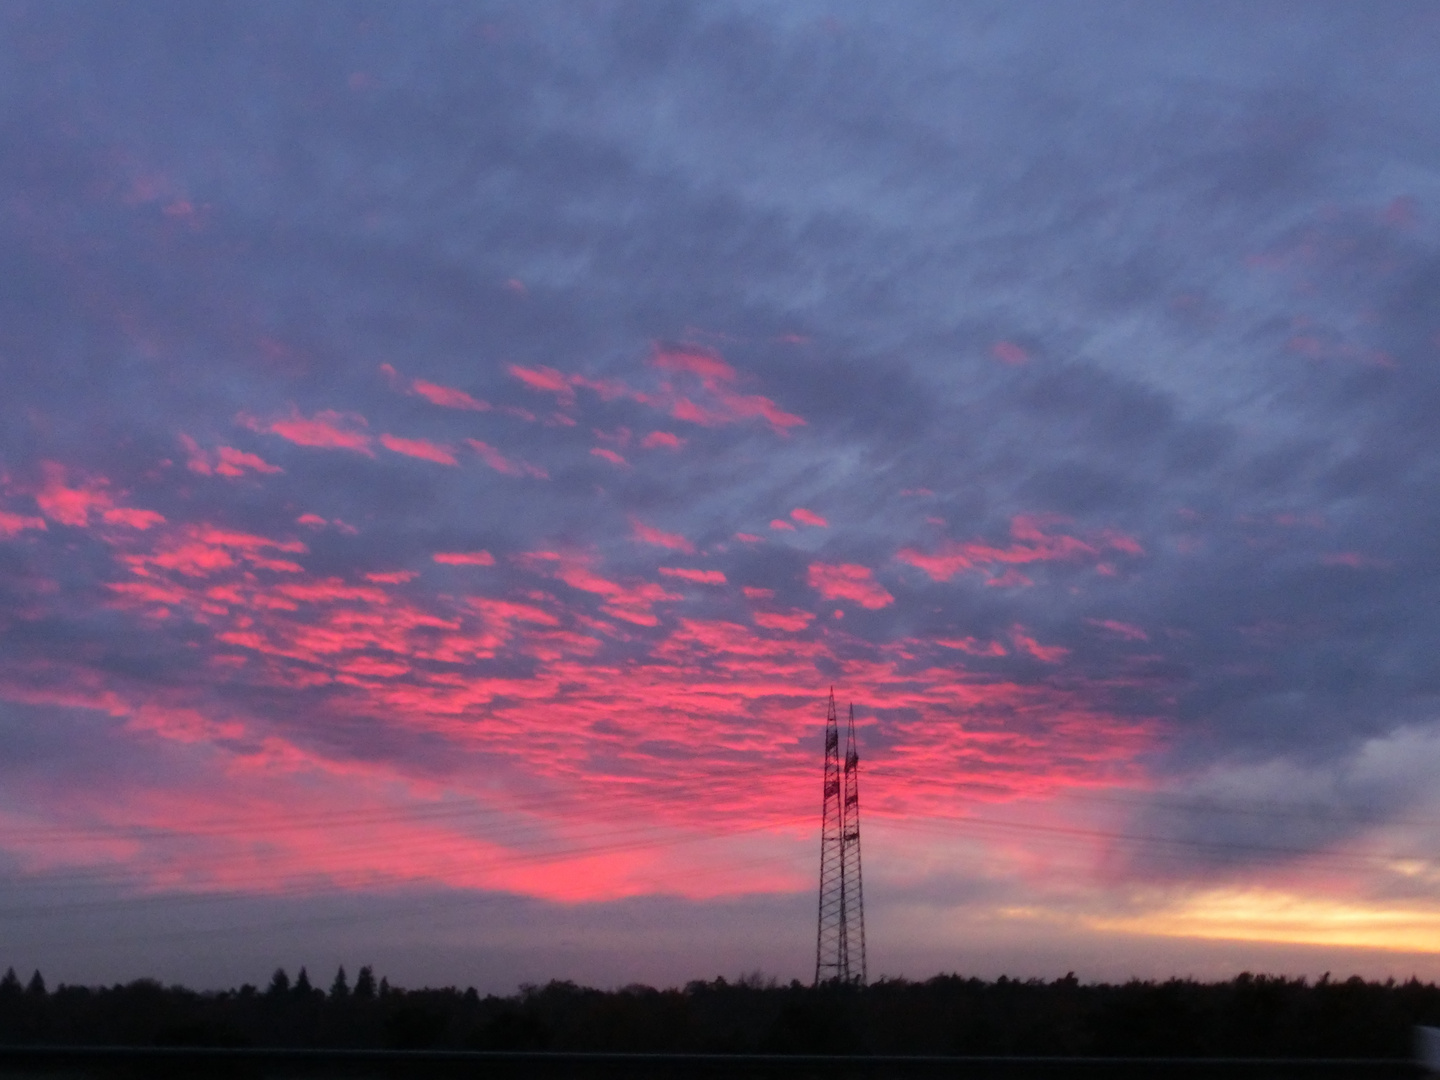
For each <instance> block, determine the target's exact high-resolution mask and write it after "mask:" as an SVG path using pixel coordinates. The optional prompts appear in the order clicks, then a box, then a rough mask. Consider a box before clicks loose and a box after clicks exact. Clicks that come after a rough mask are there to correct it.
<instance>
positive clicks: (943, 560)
mask: <svg viewBox="0 0 1440 1080" xmlns="http://www.w3.org/2000/svg"><path fill="white" fill-rule="evenodd" d="M1063 520H1064V519H1062V518H1057V517H1046V516H1035V515H1029V514H1017V515H1016V516H1015V517H1014V518H1013V519H1011V522H1010V535H1011V537H1012V539H1013V540H1014V543H1012V544H1010V545H1009V546H1008V547H995V546H993V545H991V544H986V543H983V542H980V541H968V542H965V543H958V542H956V541H954V540H947V541H945V542H944V543H943V544H941V545H940V547H939V549H937V550H936V551H932V552H924V551H919V550H917V549H915V548H903V549H901V550H900V551H899V552H898V553H897V554H896V556H895V557H896V558H897V559H899V560H900V561H901V562H904V563H909V564H910V565H911V566H914V567H916V568H918V569H920V570H923V571H924V572H925V573H927V574H929V575H930V577H931V578H932V579H933V580H935V581H949V580H950V579H951V578H952V577H954V576H955V575H956V574H958V573H961V572H962V571H975V572H977V573H981V574H985V575H987V576H990V577H991V580H992V583H994V584H996V585H1012V584H1021V583H1023V584H1029V583H1030V581H1029V579H1028V578H1026V577H1025V576H1024V575H1023V574H1020V573H1019V572H1018V571H1013V568H1014V567H1015V566H1017V565H1024V564H1026V563H1036V562H1065V561H1089V562H1099V561H1100V558H1101V555H1102V553H1103V552H1104V551H1105V550H1107V549H1108V550H1112V551H1119V552H1122V553H1124V554H1126V555H1137V556H1138V555H1143V554H1144V553H1145V550H1144V548H1142V547H1141V546H1140V543H1139V542H1138V541H1137V540H1135V539H1134V538H1133V537H1131V536H1127V535H1125V534H1124V533H1121V532H1117V531H1115V530H1113V529H1106V530H1101V531H1100V532H1098V533H1095V534H1092V535H1091V536H1089V537H1088V538H1087V539H1085V540H1082V539H1080V538H1078V537H1075V536H1070V535H1067V534H1064V533H1055V532H1050V531H1047V529H1048V528H1050V527H1053V526H1055V525H1057V524H1060V523H1062V522H1063ZM995 566H1006V567H1010V568H1011V570H1009V571H1006V572H1004V573H1002V574H1001V575H1000V576H999V577H996V576H994V575H995V571H993V570H992V569H991V567H995ZM1012 571H1013V572H1012Z"/></svg>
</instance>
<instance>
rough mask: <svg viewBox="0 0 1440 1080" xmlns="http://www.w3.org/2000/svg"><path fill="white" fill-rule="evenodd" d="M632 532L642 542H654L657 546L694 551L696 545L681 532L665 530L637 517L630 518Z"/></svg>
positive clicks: (673, 549)
mask: <svg viewBox="0 0 1440 1080" xmlns="http://www.w3.org/2000/svg"><path fill="white" fill-rule="evenodd" d="M630 532H631V534H632V535H633V536H634V537H635V539H636V540H639V541H640V542H641V543H645V544H654V545H655V546H656V547H663V548H669V549H670V550H671V551H688V552H693V551H694V550H695V545H694V544H692V543H691V542H690V541H689V540H687V539H686V538H685V537H683V536H681V535H680V534H679V533H667V532H664V531H662V530H660V529H657V528H655V527H654V526H653V525H646V524H645V523H644V522H643V521H640V520H638V519H636V518H631V519H630Z"/></svg>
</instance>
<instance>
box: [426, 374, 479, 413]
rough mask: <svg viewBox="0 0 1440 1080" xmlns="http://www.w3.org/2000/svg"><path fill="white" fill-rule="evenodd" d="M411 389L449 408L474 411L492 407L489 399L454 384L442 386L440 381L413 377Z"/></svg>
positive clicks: (434, 403) (432, 401)
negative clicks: (473, 395) (474, 395)
mask: <svg viewBox="0 0 1440 1080" xmlns="http://www.w3.org/2000/svg"><path fill="white" fill-rule="evenodd" d="M410 389H411V391H413V392H414V393H416V394H418V395H420V396H421V397H423V398H424V399H425V400H426V401H428V402H430V403H431V404H432V405H440V406H443V407H444V408H447V409H469V410H471V411H472V412H488V411H489V409H490V403H489V402H488V401H481V400H480V399H479V398H474V397H471V396H470V395H469V394H467V393H466V392H465V391H464V390H457V389H455V388H454V387H453V386H441V385H439V384H438V383H432V382H426V381H425V380H424V379H413V380H412V381H411V383H410Z"/></svg>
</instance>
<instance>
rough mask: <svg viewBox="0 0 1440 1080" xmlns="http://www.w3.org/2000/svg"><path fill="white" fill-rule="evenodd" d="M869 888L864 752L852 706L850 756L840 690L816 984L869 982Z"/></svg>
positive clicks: (824, 832) (830, 742)
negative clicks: (863, 859) (858, 745)
mask: <svg viewBox="0 0 1440 1080" xmlns="http://www.w3.org/2000/svg"><path fill="white" fill-rule="evenodd" d="M865 978H866V969H865V887H864V883H863V881H862V878H861V873H860V755H859V753H857V752H856V750H855V706H854V705H851V706H850V724H849V729H848V731H847V733H846V745H845V756H844V758H843V759H842V758H841V756H840V723H839V718H838V717H837V716H836V714H835V688H834V687H831V688H830V704H829V706H828V708H827V709H826V710H825V803H824V808H823V809H822V811H821V814H820V918H819V922H818V925H817V926H816V929H815V985H817V986H818V985H820V983H822V982H842V983H858V984H859V985H861V986H864V985H865Z"/></svg>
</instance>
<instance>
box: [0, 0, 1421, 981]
mask: <svg viewBox="0 0 1440 1080" xmlns="http://www.w3.org/2000/svg"><path fill="white" fill-rule="evenodd" d="M1437 51H1440V11H1437V10H1436V9H1435V8H1434V7H1433V6H1432V5H1428V4H1424V3H1418V2H1417V3H1398V2H1396V3H1381V4H1378V5H1368V6H1366V7H1365V8H1363V9H1362V8H1360V7H1357V6H1355V5H1352V4H1344V3H1327V2H1323V0H1322V2H1306V3H1282V2H1278V0H1276V2H1267V3H1263V4H1252V3H1244V4H1239V3H1236V4H1227V3H1212V4H1204V5H1197V4H1186V3H1166V2H1156V0H1146V2H1144V3H1124V2H1119V0H1117V2H1114V3H1109V4H1104V5H1093V4H1087V5H1074V4H1069V3H1058V2H1057V3H1045V2H1039V0H1035V2H1024V3H1014V2H1008V0H1007V2H1005V3H979V2H977V3H973V4H965V5H955V4H950V3H934V4H926V3H918V2H903V3H893V4H885V5H875V4H865V3H843V2H830V0H825V2H809V0H786V2H784V3H761V2H749V0H743V2H742V0H722V2H707V3H699V2H695V3H686V2H681V0H676V2H649V0H645V2H640V0H636V2H591V3H534V2H533V0H526V2H524V3H518V2H517V3H505V2H495V3H487V2H479V3H469V4H445V3H434V2H415V3H407V4H403V5H402V4H378V3H350V2H347V3H330V2H324V0H317V2H314V3H307V4H305V5H298V6H297V5H293V4H278V3H277V4H267V3H259V4H238V3H234V4H232V3H195V2H194V0H183V2H173V3H169V2H160V0H153V2H146V3H137V4H128V5H113V4H106V3H98V2H97V3H86V2H76V3H71V4H65V5H47V4H36V3H25V2H20V0H0V921H3V925H4V927H5V932H4V947H5V949H6V950H7V951H8V952H7V955H3V956H0V965H6V966H8V965H10V964H14V965H15V966H16V968H17V969H18V970H21V971H24V972H28V971H29V970H30V969H32V968H35V967H39V968H41V969H42V970H43V971H44V973H45V975H46V977H47V979H49V980H50V982H51V983H52V985H53V983H54V982H55V981H57V980H60V981H69V982H83V983H96V982H111V981H117V980H122V981H123V980H128V979H132V978H137V977H140V976H142V975H143V976H154V977H158V978H161V979H164V980H166V981H171V980H178V981H185V982H188V983H190V984H192V985H197V986H217V987H218V986H227V985H232V984H238V983H240V982H243V981H251V982H257V983H263V982H264V981H265V980H266V979H267V978H268V976H269V973H270V972H271V971H272V970H273V969H274V968H275V967H276V966H281V965H283V966H286V967H288V968H289V969H290V970H291V971H292V973H293V971H294V970H295V969H296V968H298V967H299V966H300V965H301V964H305V965H307V966H308V967H309V969H310V970H311V971H312V972H328V971H329V970H333V966H334V965H336V964H339V963H344V964H347V965H349V966H350V968H351V970H352V971H353V970H354V969H355V968H356V967H358V966H359V965H361V964H365V963H370V964H373V965H375V966H376V969H377V973H379V972H383V973H386V974H388V976H389V977H390V978H391V980H392V982H396V983H401V984H406V985H424V984H431V985H434V984H442V983H455V984H458V985H476V986H478V987H480V988H482V989H485V990H493V991H496V992H506V991H509V990H513V989H514V987H515V986H516V985H518V984H519V983H521V982H544V981H546V980H548V979H550V978H573V979H576V980H577V981H582V982H588V983H591V984H594V985H600V986H619V985H624V984H626V983H630V982H636V981H643V982H650V983H658V984H661V985H672V984H682V983H684V982H685V981H687V980H689V979H694V978H711V977H714V976H715V975H717V974H718V975H725V976H727V977H734V976H735V975H737V974H739V973H743V972H752V971H760V972H763V973H765V974H766V975H771V976H774V977H777V978H781V979H786V980H788V979H791V978H801V979H804V980H808V979H809V978H810V977H811V975H812V974H813V964H814V953H813V941H814V931H815V905H816V895H815V891H816V881H817V874H818V857H819V813H820V804H821V752H822V733H823V723H824V715H825V713H824V710H825V700H826V696H827V694H828V693H829V691H830V688H831V687H832V686H833V688H834V691H835V694H836V697H837V699H838V701H839V702H840V705H841V708H842V710H843V709H845V708H846V707H847V706H849V705H851V704H853V707H854V710H855V718H856V727H857V734H858V740H859V751H860V757H861V766H860V768H861V781H860V784H861V787H860V790H861V805H862V830H863V832H862V835H863V838H864V839H863V844H864V857H865V871H866V878H865V886H866V913H867V917H868V920H869V921H868V924H867V937H868V945H869V958H868V959H869V971H870V974H871V976H872V978H873V977H876V976H880V975H888V976H904V977H909V978H924V977H927V976H929V975H932V974H935V973H937V972H940V971H945V972H949V971H959V972H962V973H972V974H979V975H982V976H987V977H988V976H994V975H999V974H1002V973H1005V974H1010V975H1016V976H1022V977H1043V978H1054V977H1058V976H1061V975H1063V974H1064V973H1065V972H1066V971H1068V970H1073V971H1075V972H1076V974H1077V975H1078V976H1079V977H1080V978H1082V979H1085V980H1099V979H1118V978H1127V977H1130V976H1139V977H1145V978H1156V977H1166V976H1169V975H1172V974H1181V975H1195V976H1197V977H1205V978H1209V977H1228V976H1230V975H1232V974H1234V973H1236V972H1238V971H1240V970H1244V969H1249V970H1267V971H1280V972H1286V973H1291V974H1314V975H1318V974H1319V973H1320V972H1322V971H1327V970H1333V971H1335V972H1337V973H1341V972H1343V973H1347V974H1348V973H1349V972H1352V971H1354V972H1359V973H1361V974H1365V975H1371V976H1387V975H1396V976H1400V977H1404V976H1408V975H1410V974H1412V973H1413V974H1418V975H1420V976H1421V977H1424V978H1440V896H1437V887H1440V862H1437V858H1440V816H1437V811H1440V790H1437V784H1436V781H1435V777H1436V776H1437V774H1440V709H1437V704H1440V674H1437V668H1436V659H1435V658H1436V656H1437V654H1440V547H1437V545H1436V541H1435V537H1436V534H1437V529H1440V424H1437V421H1436V415H1437V409H1440V364H1437V359H1440V114H1437V113H1436V111H1435V109H1434V103H1435V101H1436V100H1440V70H1437V68H1436V66H1435V64H1434V57H1435V55H1436V54H1437Z"/></svg>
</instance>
